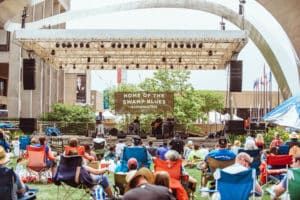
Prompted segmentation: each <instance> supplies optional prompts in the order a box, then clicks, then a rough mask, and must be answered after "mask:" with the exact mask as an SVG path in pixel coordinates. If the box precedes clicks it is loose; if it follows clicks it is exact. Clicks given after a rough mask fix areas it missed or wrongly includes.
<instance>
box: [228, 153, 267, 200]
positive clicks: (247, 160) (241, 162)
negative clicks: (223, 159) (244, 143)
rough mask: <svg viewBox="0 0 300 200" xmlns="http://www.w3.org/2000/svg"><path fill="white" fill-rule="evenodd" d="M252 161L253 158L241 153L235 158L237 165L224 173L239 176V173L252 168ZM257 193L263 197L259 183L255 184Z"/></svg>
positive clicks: (231, 166) (229, 167)
mask: <svg viewBox="0 0 300 200" xmlns="http://www.w3.org/2000/svg"><path fill="white" fill-rule="evenodd" d="M252 161H253V158H251V157H250V156H249V155H248V154H247V153H245V152H241V153H239V154H237V156H236V158H235V164H233V165H230V166H228V167H225V168H224V169H223V171H224V172H227V173H230V174H237V173H239V172H242V171H246V170H248V169H249V168H250V165H251V163H252ZM255 192H256V193H257V194H258V195H259V196H261V195H262V189H261V187H260V185H259V184H258V183H257V182H256V184H255Z"/></svg>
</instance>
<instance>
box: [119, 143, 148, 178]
mask: <svg viewBox="0 0 300 200" xmlns="http://www.w3.org/2000/svg"><path fill="white" fill-rule="evenodd" d="M130 158H135V159H136V160H137V161H138V169H139V168H141V167H147V168H150V165H151V163H152V157H151V155H150V154H149V153H148V151H147V149H146V147H141V146H135V147H124V150H123V154H122V155H121V159H120V164H119V165H118V166H117V168H116V170H115V172H127V171H128V167H127V162H128V160H129V159H130Z"/></svg>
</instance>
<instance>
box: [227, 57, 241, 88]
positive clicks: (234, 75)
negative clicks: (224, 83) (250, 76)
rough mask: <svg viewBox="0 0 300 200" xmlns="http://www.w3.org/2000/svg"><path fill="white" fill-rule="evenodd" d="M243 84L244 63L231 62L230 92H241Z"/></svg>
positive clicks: (238, 61) (239, 61)
mask: <svg viewBox="0 0 300 200" xmlns="http://www.w3.org/2000/svg"><path fill="white" fill-rule="evenodd" d="M242 82H243V61H241V60H233V61H230V89H229V90H230V92H241V91H242Z"/></svg>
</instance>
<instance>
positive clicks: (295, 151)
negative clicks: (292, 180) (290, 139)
mask: <svg viewBox="0 0 300 200" xmlns="http://www.w3.org/2000/svg"><path fill="white" fill-rule="evenodd" d="M297 154H300V147H299V146H297V145H294V146H292V147H291V148H290V150H289V155H292V156H293V157H295V156H296V155H297Z"/></svg>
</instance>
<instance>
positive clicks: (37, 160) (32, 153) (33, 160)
mask: <svg viewBox="0 0 300 200" xmlns="http://www.w3.org/2000/svg"><path fill="white" fill-rule="evenodd" d="M26 150H27V152H26V154H27V161H28V162H27V169H28V172H29V175H30V176H29V177H32V176H33V175H32V171H34V172H37V173H38V180H41V177H42V174H43V175H44V176H46V177H47V173H46V172H47V171H48V169H49V168H48V167H47V164H46V151H45V146H40V147H35V146H31V145H27V147H26Z"/></svg>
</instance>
